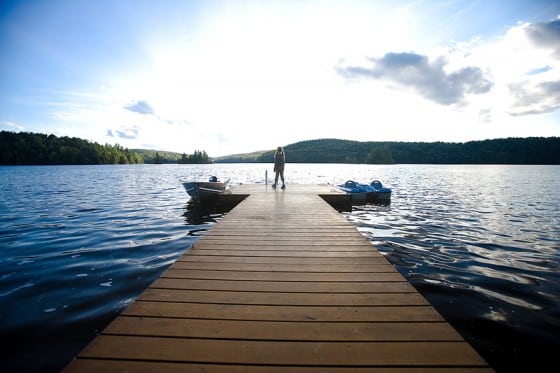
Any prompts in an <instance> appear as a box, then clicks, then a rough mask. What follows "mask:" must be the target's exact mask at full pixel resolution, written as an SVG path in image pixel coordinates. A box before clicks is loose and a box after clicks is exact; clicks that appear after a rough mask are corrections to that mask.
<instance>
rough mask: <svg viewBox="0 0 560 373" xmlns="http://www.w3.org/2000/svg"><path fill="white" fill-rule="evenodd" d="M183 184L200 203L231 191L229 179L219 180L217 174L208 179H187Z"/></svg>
mask: <svg viewBox="0 0 560 373" xmlns="http://www.w3.org/2000/svg"><path fill="white" fill-rule="evenodd" d="M183 186H184V187H185V190H186V191H187V193H188V194H189V196H191V198H192V199H193V200H194V201H196V202H198V203H205V202H208V201H211V200H215V199H216V198H217V197H219V196H220V195H222V194H224V193H230V192H231V190H230V188H229V179H227V180H226V181H219V180H218V178H217V177H216V176H211V177H210V178H209V180H208V181H187V182H184V183H183Z"/></svg>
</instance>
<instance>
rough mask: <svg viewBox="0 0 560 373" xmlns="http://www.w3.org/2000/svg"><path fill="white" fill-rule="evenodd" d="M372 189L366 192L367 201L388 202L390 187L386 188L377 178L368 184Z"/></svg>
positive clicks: (389, 199) (389, 200)
mask: <svg viewBox="0 0 560 373" xmlns="http://www.w3.org/2000/svg"><path fill="white" fill-rule="evenodd" d="M369 185H370V186H371V188H372V191H371V192H370V193H369V194H368V202H371V203H389V202H391V188H386V187H384V186H383V184H381V181H379V180H373V181H372V182H371V183H370V184H369Z"/></svg>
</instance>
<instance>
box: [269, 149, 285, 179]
mask: <svg viewBox="0 0 560 373" xmlns="http://www.w3.org/2000/svg"><path fill="white" fill-rule="evenodd" d="M284 163H286V154H285V153H284V149H282V147H281V146H279V147H278V148H277V149H276V152H275V153H274V172H275V173H276V175H275V176H274V184H272V188H276V184H278V176H280V179H281V180H282V189H286V184H285V183H284Z"/></svg>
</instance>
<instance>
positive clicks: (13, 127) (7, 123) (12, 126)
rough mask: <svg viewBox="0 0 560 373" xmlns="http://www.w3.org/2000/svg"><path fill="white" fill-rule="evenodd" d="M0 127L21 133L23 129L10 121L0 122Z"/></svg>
mask: <svg viewBox="0 0 560 373" xmlns="http://www.w3.org/2000/svg"><path fill="white" fill-rule="evenodd" d="M2 127H7V128H8V129H11V130H16V131H23V130H24V129H25V127H24V126H22V125H20V124H17V123H14V122H10V121H4V122H2Z"/></svg>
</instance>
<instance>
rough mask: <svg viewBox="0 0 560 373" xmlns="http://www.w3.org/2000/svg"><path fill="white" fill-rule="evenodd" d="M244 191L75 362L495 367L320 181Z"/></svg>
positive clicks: (292, 368)
mask: <svg viewBox="0 0 560 373" xmlns="http://www.w3.org/2000/svg"><path fill="white" fill-rule="evenodd" d="M238 191H239V192H240V193H246V194H247V195H248V197H247V198H246V199H244V200H243V201H242V202H241V203H240V204H239V205H238V206H237V207H235V208H234V209H233V210H232V211H230V212H229V213H227V214H226V215H225V216H224V217H223V218H222V219H221V220H220V221H219V222H218V223H217V224H215V225H214V226H213V227H212V228H211V229H209V230H208V231H207V232H206V233H205V234H204V235H203V236H202V237H201V238H200V239H198V241H197V242H196V243H195V244H194V245H193V247H192V248H191V249H189V250H187V251H186V252H185V254H184V255H183V256H181V257H180V258H179V259H178V260H177V261H176V262H175V263H174V264H173V265H172V266H171V267H170V268H169V269H168V270H167V271H166V272H165V273H164V274H163V275H162V276H161V277H160V278H159V279H158V280H156V281H155V282H154V283H153V284H152V285H151V286H150V287H149V288H147V289H146V290H145V291H144V292H143V293H142V294H141V295H140V297H139V298H138V299H137V300H136V301H135V302H133V303H132V304H131V305H129V306H128V307H127V308H126V309H125V310H124V311H123V312H122V314H121V315H120V316H118V317H117V318H116V319H115V320H114V321H113V322H111V323H110V324H109V325H108V326H107V328H105V330H103V331H102V333H100V335H98V336H97V338H95V339H94V340H93V341H92V342H91V343H90V344H89V345H88V346H86V348H84V350H83V351H82V352H81V353H80V354H79V355H78V356H77V357H76V358H75V359H74V360H72V361H71V362H70V363H69V365H68V366H66V368H65V370H64V371H65V372H94V371H95V372H98V371H103V372H113V371H115V372H116V371H119V372H120V371H133V372H160V371H177V372H185V371H205V372H261V371H265V372H301V371H305V372H307V371H313V372H341V371H352V372H356V371H372V370H373V371H391V372H410V371H414V372H416V371H426V372H438V371H445V372H449V371H457V372H459V371H469V372H491V371H492V369H491V368H490V367H489V366H488V365H487V363H486V362H485V361H484V360H483V359H482V358H481V357H480V356H479V355H478V354H477V353H476V352H475V351H474V349H473V348H472V347H471V346H470V345H469V344H468V343H467V342H466V341H465V340H464V339H463V338H462V337H461V336H460V335H459V334H458V333H457V332H456V331H455V330H454V329H453V328H452V327H451V326H450V325H449V324H448V323H447V322H445V320H444V319H443V318H442V317H441V315H440V314H439V313H438V312H437V311H436V310H435V309H434V308H433V307H432V306H431V305H430V304H429V303H428V302H427V301H426V300H425V299H424V298H423V297H422V296H421V295H420V294H419V293H418V292H417V291H416V290H415V289H414V288H413V287H412V286H411V285H410V284H409V283H408V282H407V281H406V279H405V278H404V277H403V276H402V275H400V274H399V273H398V272H397V271H396V270H395V269H394V267H393V266H392V265H391V264H390V263H388V262H387V260H386V259H385V258H384V257H383V256H382V255H381V254H380V253H379V252H378V251H377V250H376V249H375V248H374V247H373V246H372V245H371V243H369V242H368V241H367V240H366V239H365V238H364V237H363V236H362V235H361V234H360V233H359V232H358V231H357V230H356V228H354V227H353V226H352V225H351V224H350V223H348V221H347V220H346V219H345V218H344V217H343V216H341V215H340V214H339V213H337V212H336V210H334V209H333V208H332V207H331V206H329V204H327V203H326V202H325V201H324V200H323V199H322V198H321V197H319V194H321V193H322V192H321V191H320V190H318V189H317V188H316V187H314V186H303V185H288V188H287V189H286V190H272V189H271V188H270V187H266V186H264V185H260V186H258V187H257V186H247V187H244V186H240V187H239V189H238ZM323 192H324V190H323ZM327 192H328V191H327Z"/></svg>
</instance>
